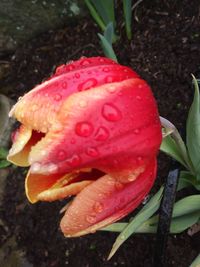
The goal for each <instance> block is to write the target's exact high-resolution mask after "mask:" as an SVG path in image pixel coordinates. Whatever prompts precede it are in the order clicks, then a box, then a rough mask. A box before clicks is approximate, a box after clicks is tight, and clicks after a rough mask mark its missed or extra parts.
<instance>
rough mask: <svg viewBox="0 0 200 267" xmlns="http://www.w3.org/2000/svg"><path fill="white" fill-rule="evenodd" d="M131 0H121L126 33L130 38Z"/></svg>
mask: <svg viewBox="0 0 200 267" xmlns="http://www.w3.org/2000/svg"><path fill="white" fill-rule="evenodd" d="M131 5H132V0H123V9H124V17H125V25H126V35H127V38H128V39H129V40H130V39H131V38H132V33H131V21H132V10H131Z"/></svg>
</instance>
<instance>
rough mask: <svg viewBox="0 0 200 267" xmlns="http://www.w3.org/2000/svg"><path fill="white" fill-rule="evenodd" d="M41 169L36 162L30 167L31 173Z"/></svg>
mask: <svg viewBox="0 0 200 267" xmlns="http://www.w3.org/2000/svg"><path fill="white" fill-rule="evenodd" d="M40 169H41V164H40V163H38V162H35V163H33V164H32V166H31V172H38V171H39V170H40Z"/></svg>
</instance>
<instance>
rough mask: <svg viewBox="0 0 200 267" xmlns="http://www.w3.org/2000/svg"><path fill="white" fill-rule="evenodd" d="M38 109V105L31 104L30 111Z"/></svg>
mask: <svg viewBox="0 0 200 267" xmlns="http://www.w3.org/2000/svg"><path fill="white" fill-rule="evenodd" d="M38 109H39V107H38V105H37V104H33V106H32V107H31V111H33V112H34V111H36V110H38Z"/></svg>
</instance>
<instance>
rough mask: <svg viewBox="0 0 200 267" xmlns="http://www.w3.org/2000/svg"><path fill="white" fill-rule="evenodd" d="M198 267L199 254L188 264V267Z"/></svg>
mask: <svg viewBox="0 0 200 267" xmlns="http://www.w3.org/2000/svg"><path fill="white" fill-rule="evenodd" d="M199 266H200V254H199V255H198V256H197V257H196V258H195V259H194V261H193V262H192V263H191V264H190V267H199Z"/></svg>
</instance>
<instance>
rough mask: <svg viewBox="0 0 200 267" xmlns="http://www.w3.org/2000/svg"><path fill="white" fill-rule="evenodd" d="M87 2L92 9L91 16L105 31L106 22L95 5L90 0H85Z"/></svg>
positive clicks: (90, 9)
mask: <svg viewBox="0 0 200 267" xmlns="http://www.w3.org/2000/svg"><path fill="white" fill-rule="evenodd" d="M85 3H86V5H87V7H88V9H89V11H90V14H91V16H92V17H93V19H94V20H95V21H96V23H97V24H98V25H99V27H100V28H101V30H102V31H105V28H106V24H105V23H104V22H103V20H102V18H101V17H100V16H99V14H98V12H97V11H96V9H95V8H94V7H93V5H92V4H91V2H90V1H89V0H85Z"/></svg>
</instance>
